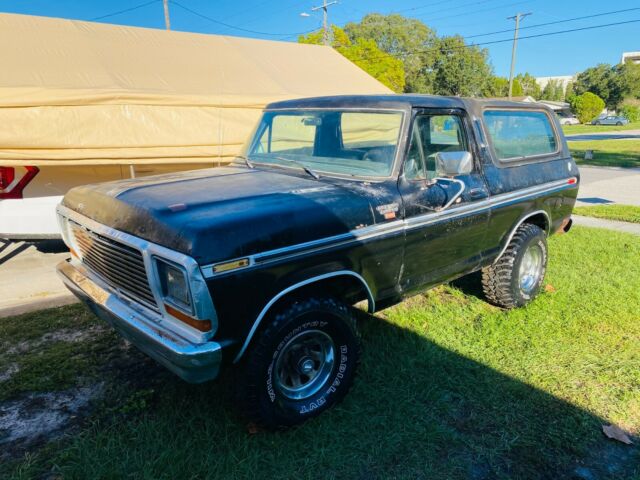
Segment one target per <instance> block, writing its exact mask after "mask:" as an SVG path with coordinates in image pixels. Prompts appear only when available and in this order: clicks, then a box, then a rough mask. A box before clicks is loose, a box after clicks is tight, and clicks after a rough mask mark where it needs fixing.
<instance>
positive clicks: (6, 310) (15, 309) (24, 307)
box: [0, 293, 79, 318]
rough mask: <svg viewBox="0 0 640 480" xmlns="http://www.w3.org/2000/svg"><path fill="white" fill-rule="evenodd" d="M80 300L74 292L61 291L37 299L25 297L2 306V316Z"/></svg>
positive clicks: (0, 314) (59, 305) (69, 303)
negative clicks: (20, 301) (12, 303)
mask: <svg viewBox="0 0 640 480" xmlns="http://www.w3.org/2000/svg"><path fill="white" fill-rule="evenodd" d="M78 302H79V300H78V299H77V298H76V297H75V296H74V295H73V294H72V293H61V294H57V295H51V296H48V297H44V298H39V299H37V300H33V299H25V300H24V301H23V302H22V303H18V304H16V305H10V306H7V307H0V318H5V317H13V316H15V315H22V314H23V313H30V312H35V311H38V310H45V309H47V308H55V307H63V306H65V305H71V304H73V303H78Z"/></svg>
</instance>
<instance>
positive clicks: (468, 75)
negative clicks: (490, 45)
mask: <svg viewBox="0 0 640 480" xmlns="http://www.w3.org/2000/svg"><path fill="white" fill-rule="evenodd" d="M436 53H437V56H436V58H435V62H434V65H433V70H434V72H435V75H434V79H433V93H435V94H436V95H459V96H467V97H472V96H479V95H481V94H482V92H484V91H485V90H486V86H487V83H488V82H489V80H490V78H491V76H492V75H491V74H492V71H491V67H490V65H489V63H488V62H487V50H486V49H480V48H478V47H470V46H467V45H466V44H465V42H464V39H463V38H462V37H461V36H459V35H454V36H451V37H442V38H441V39H440V40H439V41H438V47H437V52H436Z"/></svg>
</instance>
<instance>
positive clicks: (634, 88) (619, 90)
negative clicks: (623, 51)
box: [607, 62, 640, 109]
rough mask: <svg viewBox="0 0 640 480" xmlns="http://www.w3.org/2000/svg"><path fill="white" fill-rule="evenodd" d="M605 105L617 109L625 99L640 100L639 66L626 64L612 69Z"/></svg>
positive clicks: (631, 63)
mask: <svg viewBox="0 0 640 480" xmlns="http://www.w3.org/2000/svg"><path fill="white" fill-rule="evenodd" d="M609 90H610V93H609V98H608V101H607V105H608V106H611V107H612V108H616V109H617V108H618V107H619V106H620V104H622V102H623V101H624V100H625V99H626V98H640V64H636V63H633V62H627V63H624V64H622V65H616V66H615V67H613V69H612V75H611V82H610V88H609Z"/></svg>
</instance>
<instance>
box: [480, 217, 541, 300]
mask: <svg viewBox="0 0 640 480" xmlns="http://www.w3.org/2000/svg"><path fill="white" fill-rule="evenodd" d="M546 270H547V238H546V235H545V233H544V231H543V230H542V229H541V228H540V227H538V226H536V225H533V224H530V223H523V224H522V225H520V226H519V227H518V229H517V230H516V233H515V234H514V235H513V238H512V239H511V241H510V242H509V245H508V246H507V249H506V250H505V251H504V253H503V254H502V255H501V256H500V258H499V259H498V260H497V261H496V262H495V263H494V264H493V265H491V266H489V267H486V268H484V269H483V270H482V288H483V290H484V294H485V296H486V297H487V299H488V300H489V301H490V302H491V303H493V304H495V305H498V306H500V307H503V308H514V307H520V306H523V305H525V304H527V303H529V302H530V301H531V300H533V299H534V298H535V297H536V296H537V295H538V293H539V292H540V288H541V287H542V282H543V281H544V275H545V273H546Z"/></svg>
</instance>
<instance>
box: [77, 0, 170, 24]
mask: <svg viewBox="0 0 640 480" xmlns="http://www.w3.org/2000/svg"><path fill="white" fill-rule="evenodd" d="M159 1H160V0H151V1H150V2H146V3H141V4H140V5H136V6H135V7H130V8H125V9H124V10H118V11H117V12H113V13H108V14H107V15H101V16H99V17H95V18H90V19H89V21H90V22H95V21H96V20H102V19H104V18H109V17H115V16H116V15H121V14H123V13H127V12H132V11H134V10H138V9H139V8H143V7H146V6H147V5H151V4H152V3H157V2H159Z"/></svg>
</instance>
